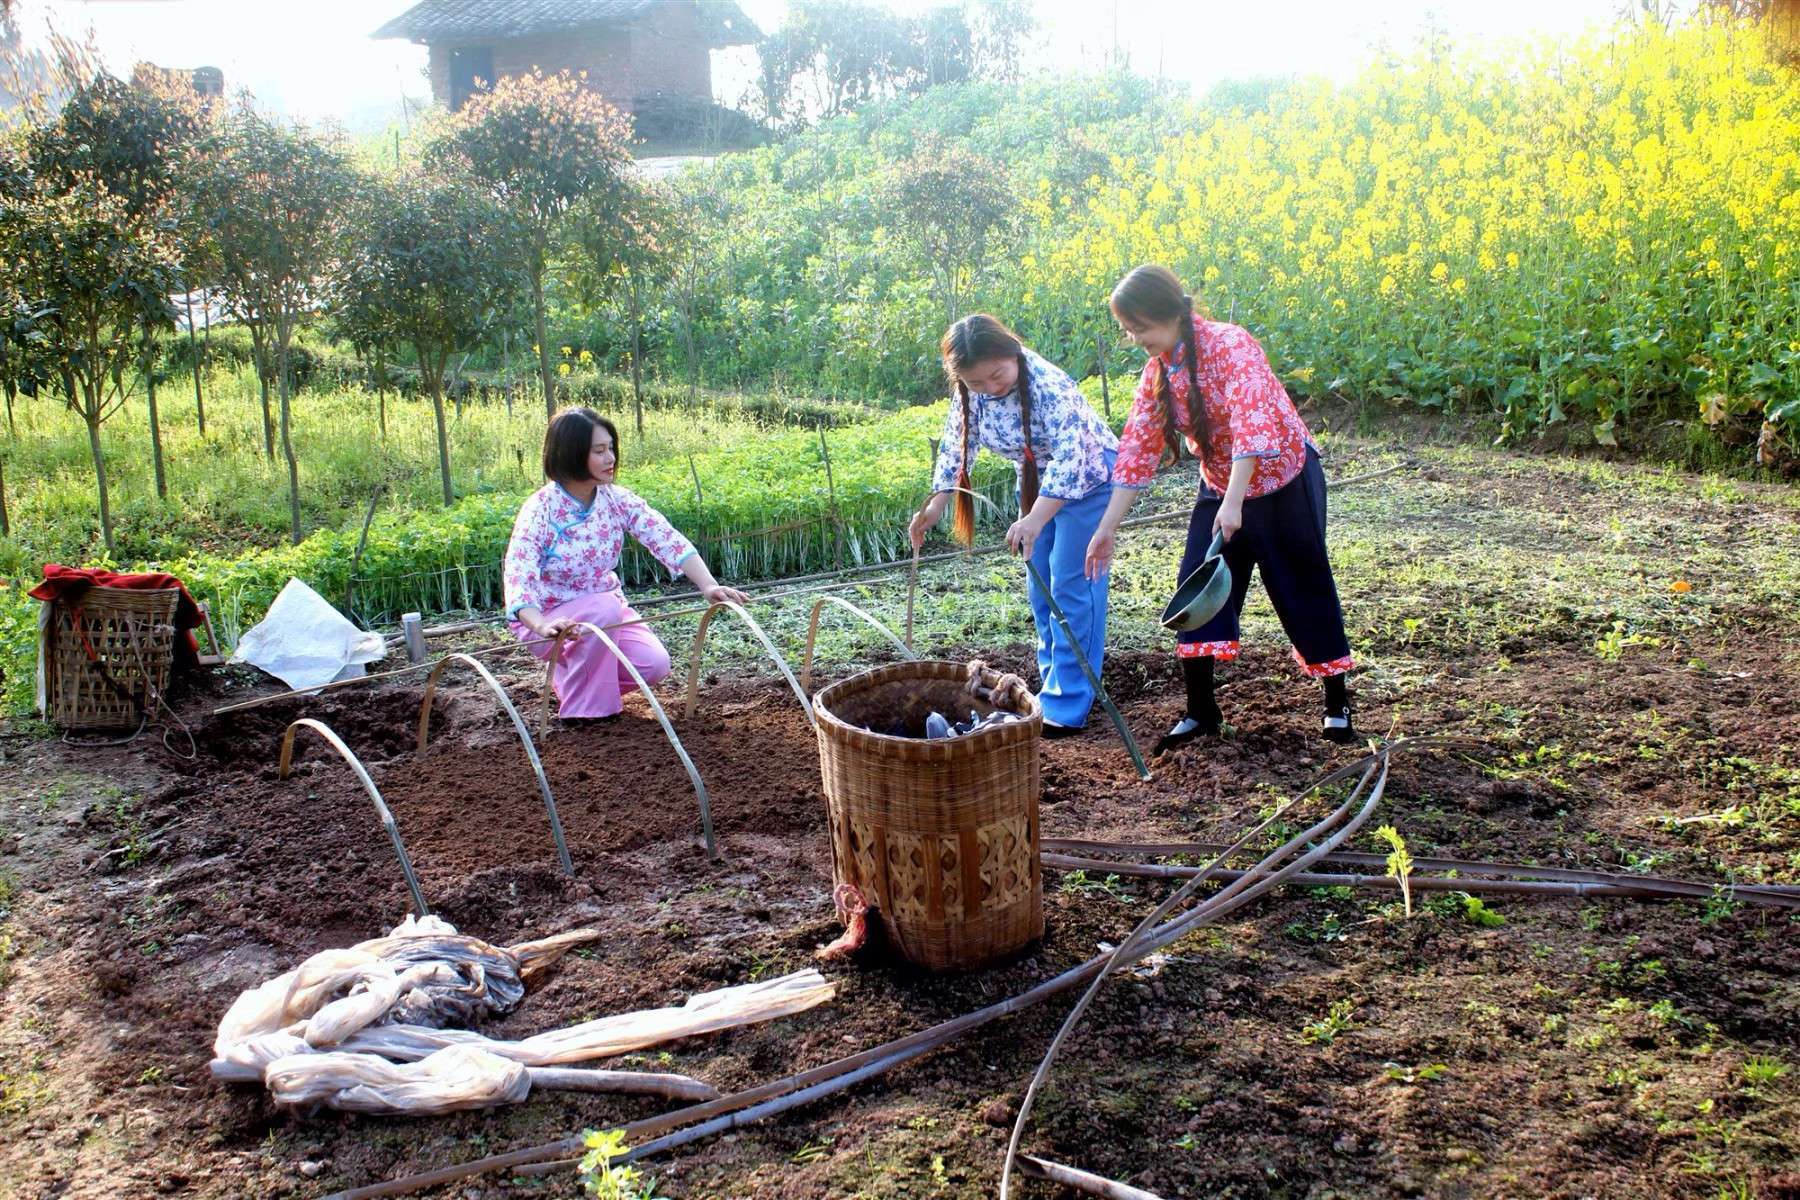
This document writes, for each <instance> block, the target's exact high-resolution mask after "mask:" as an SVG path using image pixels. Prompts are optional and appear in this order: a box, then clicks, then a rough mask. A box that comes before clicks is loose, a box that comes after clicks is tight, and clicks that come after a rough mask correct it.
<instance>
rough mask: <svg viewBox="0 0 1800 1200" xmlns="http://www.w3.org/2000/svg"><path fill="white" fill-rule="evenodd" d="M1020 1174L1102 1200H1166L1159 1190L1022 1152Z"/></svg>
mask: <svg viewBox="0 0 1800 1200" xmlns="http://www.w3.org/2000/svg"><path fill="white" fill-rule="evenodd" d="M1019 1174H1021V1175H1029V1176H1031V1177H1032V1178H1033V1179H1047V1180H1049V1181H1050V1182H1051V1183H1060V1184H1062V1185H1063V1186H1064V1187H1066V1188H1072V1189H1073V1190H1075V1191H1077V1192H1082V1193H1084V1194H1085V1195H1089V1196H1099V1197H1102V1200H1162V1198H1161V1197H1160V1196H1158V1195H1157V1194H1156V1193H1155V1192H1146V1191H1145V1190H1144V1189H1142V1188H1134V1187H1132V1186H1131V1185H1129V1184H1124V1183H1119V1182H1117V1181H1116V1180H1112V1179H1106V1178H1104V1177H1102V1176H1099V1175H1095V1174H1094V1173H1092V1172H1091V1171H1083V1170H1080V1169H1079V1168H1076V1167H1068V1166H1064V1165H1063V1164H1062V1163H1058V1162H1051V1161H1050V1160H1049V1159H1047V1158H1037V1157H1034V1156H1033V1155H1030V1154H1021V1155H1019Z"/></svg>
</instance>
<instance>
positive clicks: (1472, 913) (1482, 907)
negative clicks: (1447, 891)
mask: <svg viewBox="0 0 1800 1200" xmlns="http://www.w3.org/2000/svg"><path fill="white" fill-rule="evenodd" d="M1462 897H1463V900H1462V905H1463V918H1464V919H1465V920H1466V921H1468V922H1469V923H1470V924H1471V925H1479V926H1481V927H1482V928H1483V929H1493V928H1495V927H1496V926H1500V925H1504V924H1506V918H1505V917H1503V916H1501V915H1500V914H1499V913H1497V912H1495V911H1494V910H1493V909H1491V908H1489V907H1488V906H1487V905H1486V904H1484V903H1482V900H1481V897H1480V896H1471V895H1469V894H1468V893H1467V892H1464V893H1463V894H1462Z"/></svg>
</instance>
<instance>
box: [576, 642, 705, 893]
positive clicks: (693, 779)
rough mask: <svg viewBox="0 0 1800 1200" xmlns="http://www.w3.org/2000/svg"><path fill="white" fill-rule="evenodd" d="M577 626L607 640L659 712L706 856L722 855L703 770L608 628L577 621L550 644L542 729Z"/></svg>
mask: <svg viewBox="0 0 1800 1200" xmlns="http://www.w3.org/2000/svg"><path fill="white" fill-rule="evenodd" d="M576 629H585V630H587V631H588V632H590V633H592V634H593V635H594V636H595V637H597V638H599V639H600V640H601V642H603V643H605V645H606V647H607V649H609V650H611V651H612V652H613V657H614V658H616V659H618V660H619V665H621V666H623V667H624V668H625V670H626V671H627V673H629V674H630V675H631V677H632V679H634V680H636V681H637V685H638V691H640V692H642V693H643V694H644V699H646V700H648V701H649V702H650V711H651V712H653V713H655V714H656V720H657V723H658V724H660V725H661V726H662V731H663V734H664V736H666V737H667V738H668V739H669V745H671V746H673V747H675V755H676V757H677V758H679V759H681V765H682V766H683V767H684V768H685V769H686V770H687V774H688V781H689V782H690V783H692V784H693V785H694V799H696V800H698V801H699V803H700V836H701V838H702V839H703V840H704V841H705V842H706V856H707V857H708V858H717V857H719V848H718V846H717V845H716V844H715V843H714V842H713V823H712V800H711V798H710V797H708V796H707V794H706V784H705V783H704V782H702V780H701V779H700V772H699V770H698V769H697V768H695V766H694V760H693V759H692V758H691V757H689V756H688V752H687V747H686V746H684V745H682V744H681V739H680V738H679V737H677V736H675V726H673V725H671V724H670V723H669V714H668V713H666V712H664V711H663V706H662V703H661V702H660V701H658V700H657V698H656V692H655V691H654V690H653V689H652V688H651V687H650V683H649V681H648V680H646V679H645V678H644V675H643V672H641V671H639V670H638V669H637V664H636V663H634V662H632V661H631V660H630V659H629V658H626V657H625V652H624V651H623V650H620V649H619V643H617V642H615V641H613V640H612V636H611V635H610V634H608V633H607V632H606V630H604V629H602V628H600V626H598V625H596V624H594V623H593V622H592V621H577V622H576V623H575V624H573V625H571V626H569V627H568V628H567V629H564V630H563V631H562V632H561V633H559V634H557V635H556V637H555V638H554V639H553V640H552V641H551V643H550V661H549V662H548V663H547V664H545V667H544V707H543V719H542V726H541V728H542V729H543V730H544V731H548V730H549V728H550V697H551V695H552V691H551V686H550V684H551V681H552V680H553V679H554V678H555V677H556V660H557V659H558V658H559V657H560V656H561V654H562V645H563V639H564V638H566V637H568V636H569V633H570V632H571V631H572V630H576Z"/></svg>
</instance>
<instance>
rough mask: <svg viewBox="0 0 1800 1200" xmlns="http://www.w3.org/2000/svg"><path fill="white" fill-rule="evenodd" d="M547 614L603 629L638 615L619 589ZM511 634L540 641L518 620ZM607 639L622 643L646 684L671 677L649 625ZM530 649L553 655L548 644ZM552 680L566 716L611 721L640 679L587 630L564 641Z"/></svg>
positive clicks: (664, 654) (609, 633)
mask: <svg viewBox="0 0 1800 1200" xmlns="http://www.w3.org/2000/svg"><path fill="white" fill-rule="evenodd" d="M544 615H545V616H547V617H571V618H574V619H575V620H578V621H592V622H593V623H594V624H596V625H598V626H600V627H601V628H602V629H605V628H606V626H608V625H611V624H613V623H614V622H617V621H630V620H633V619H634V618H636V616H637V614H636V613H635V612H633V611H632V610H631V606H630V605H628V604H626V603H625V593H623V592H618V591H613V592H593V593H590V594H588V595H586V596H579V597H577V598H575V599H574V600H569V601H565V602H564V603H562V604H559V605H557V606H556V607H555V608H553V609H547V610H545V612H544ZM512 630H513V632H514V633H515V634H517V635H518V636H519V637H520V638H521V639H524V640H534V639H535V638H536V637H537V635H536V634H534V633H532V632H531V630H529V629H527V628H525V626H523V625H521V624H519V623H518V622H517V621H514V622H513V623H512ZM606 635H607V636H608V637H610V638H611V639H612V640H613V641H614V642H616V643H618V646H619V649H620V651H621V652H623V653H624V655H625V657H626V658H628V659H630V660H631V665H632V666H634V667H636V668H637V669H638V672H639V673H640V674H642V675H643V677H644V680H645V682H647V683H650V684H654V683H656V681H657V680H659V679H661V678H662V677H663V676H665V675H667V674H668V673H669V652H668V651H667V650H665V649H663V644H662V642H661V641H659V640H657V636H656V635H655V634H654V633H651V632H650V627H649V626H648V625H627V626H626V627H624V628H623V629H607V630H606ZM530 649H531V652H532V653H533V654H535V655H537V656H538V657H539V658H541V659H545V660H548V659H549V657H550V643H549V642H545V643H544V644H542V645H540V646H532V647H531V648H530ZM551 682H552V685H553V686H554V687H555V688H556V698H557V700H558V701H559V703H558V705H557V709H558V712H559V713H560V714H561V715H562V716H565V717H610V716H612V715H613V714H614V713H616V712H618V711H619V710H620V708H622V707H623V704H622V703H621V697H622V695H623V694H624V693H625V692H628V691H632V690H634V689H635V688H636V687H637V681H636V680H634V679H633V678H632V677H631V673H630V672H629V671H627V670H626V669H625V667H624V665H623V664H622V663H620V662H619V660H618V659H617V658H615V657H614V656H613V652H612V651H611V650H610V649H608V648H607V646H606V643H605V642H602V641H601V640H600V639H599V638H597V637H595V636H594V634H593V631H592V630H587V629H584V630H582V631H581V636H580V637H579V638H565V639H563V647H562V654H561V656H560V657H559V658H558V659H557V661H556V678H555V679H553V680H552V681H551Z"/></svg>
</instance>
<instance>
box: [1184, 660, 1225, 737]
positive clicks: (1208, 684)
mask: <svg viewBox="0 0 1800 1200" xmlns="http://www.w3.org/2000/svg"><path fill="white" fill-rule="evenodd" d="M1181 678H1182V682H1184V683H1185V684H1187V715H1188V716H1190V717H1192V718H1194V720H1196V721H1198V722H1200V724H1201V726H1203V727H1205V728H1206V729H1207V731H1208V732H1216V731H1217V729H1218V725H1219V703H1218V701H1216V700H1214V699H1213V657H1212V655H1210V654H1208V655H1206V656H1204V657H1201V658H1184V659H1182V660H1181Z"/></svg>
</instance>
